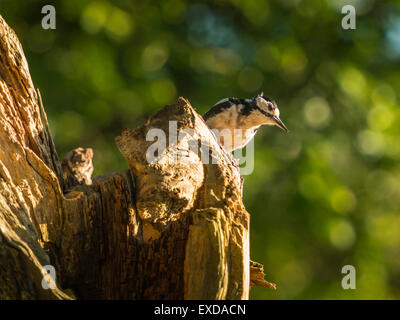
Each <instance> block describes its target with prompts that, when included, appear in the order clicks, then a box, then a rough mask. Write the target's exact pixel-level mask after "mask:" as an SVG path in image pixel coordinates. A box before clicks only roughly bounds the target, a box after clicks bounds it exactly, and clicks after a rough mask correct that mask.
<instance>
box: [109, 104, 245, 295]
mask: <svg viewBox="0 0 400 320" xmlns="http://www.w3.org/2000/svg"><path fill="white" fill-rule="evenodd" d="M155 130H159V131H155ZM161 132H163V134H164V136H163V134H161ZM154 133H158V135H157V136H158V139H159V140H156V139H154V137H155V135H154ZM146 137H147V138H146ZM160 137H161V138H160ZM163 137H165V142H166V143H165V144H164V145H163V144H162V143H161V146H163V147H161V148H160V149H159V150H158V151H159V152H158V154H156V156H155V157H153V158H151V157H149V152H150V151H153V150H154V149H152V147H154V143H156V142H160V139H162V138H163ZM116 142H117V145H118V148H119V150H120V151H121V153H122V155H123V156H124V157H125V159H126V160H127V162H128V164H129V167H130V168H131V171H132V173H133V176H134V180H135V192H136V209H137V213H138V215H139V216H140V218H141V220H142V222H143V238H144V239H147V241H152V240H154V239H156V238H157V237H158V236H160V235H161V234H162V232H163V231H164V230H165V229H166V228H168V226H169V225H170V224H179V223H188V224H189V225H188V232H187V235H186V239H185V240H186V241H187V242H186V247H185V254H184V256H185V262H184V298H186V299H247V298H248V293H249V282H250V270H249V234H248V228H249V214H248V212H247V211H246V209H245V208H244V206H243V203H242V194H241V184H240V176H239V172H238V170H237V168H235V167H234V166H232V165H231V163H230V162H229V160H228V158H227V157H226V154H225V153H224V152H223V151H222V149H221V148H220V147H219V145H218V143H217V141H216V140H215V137H214V135H213V134H212V132H211V131H210V130H209V129H208V127H207V125H206V124H205V122H204V121H203V119H202V117H201V116H200V115H198V114H197V113H196V112H195V111H194V109H193V108H192V107H191V106H190V104H189V102H188V101H187V100H185V99H183V98H179V99H178V100H177V102H176V103H175V104H172V105H169V106H166V107H165V108H164V109H162V110H161V111H159V112H158V113H156V114H155V115H154V116H152V117H151V118H150V119H149V120H148V121H147V122H146V124H145V125H143V126H141V127H139V128H136V129H133V130H129V129H126V130H124V131H123V132H122V134H121V136H119V137H117V138H116ZM193 146H195V147H193ZM196 146H197V147H196ZM149 150H150V151H149ZM149 159H150V160H155V161H149ZM211 283H212V284H213V285H210V284H211Z"/></svg>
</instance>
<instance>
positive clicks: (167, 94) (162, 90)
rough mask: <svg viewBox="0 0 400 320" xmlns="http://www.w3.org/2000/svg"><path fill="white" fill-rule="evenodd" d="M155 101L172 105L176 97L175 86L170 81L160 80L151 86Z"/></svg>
mask: <svg viewBox="0 0 400 320" xmlns="http://www.w3.org/2000/svg"><path fill="white" fill-rule="evenodd" d="M151 92H152V94H153V99H154V101H156V102H157V103H160V104H165V103H170V102H172V101H173V100H174V98H175V97H176V87H175V84H174V83H173V82H172V81H171V80H170V79H167V78H165V79H159V80H156V81H155V82H153V84H152V85H151Z"/></svg>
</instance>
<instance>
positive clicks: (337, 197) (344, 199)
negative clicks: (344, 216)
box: [330, 187, 357, 213]
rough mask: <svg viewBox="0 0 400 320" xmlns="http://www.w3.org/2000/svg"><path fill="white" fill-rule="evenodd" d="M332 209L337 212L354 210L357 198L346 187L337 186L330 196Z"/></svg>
mask: <svg viewBox="0 0 400 320" xmlns="http://www.w3.org/2000/svg"><path fill="white" fill-rule="evenodd" d="M330 202H331V205H332V208H333V210H335V211H336V212H339V213H347V212H349V211H352V210H354V208H355V207H356V204H357V199H356V197H355V195H354V193H353V192H352V191H351V190H349V189H348V188H346V187H338V188H336V189H334V190H333V192H332V193H331V196H330Z"/></svg>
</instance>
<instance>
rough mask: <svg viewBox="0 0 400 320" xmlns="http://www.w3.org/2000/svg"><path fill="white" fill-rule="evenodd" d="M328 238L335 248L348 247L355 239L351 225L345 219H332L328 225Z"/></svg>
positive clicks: (343, 248)
mask: <svg viewBox="0 0 400 320" xmlns="http://www.w3.org/2000/svg"><path fill="white" fill-rule="evenodd" d="M329 239H330V241H331V243H332V245H333V246H335V247H336V248H337V249H341V250H345V249H348V248H350V247H351V246H352V245H353V244H354V241H355V239H356V234H355V232H354V229H353V226H352V225H351V224H350V223H349V222H347V221H345V220H336V221H332V222H331V223H330V226H329Z"/></svg>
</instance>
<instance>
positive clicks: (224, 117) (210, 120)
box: [203, 93, 288, 152]
mask: <svg viewBox="0 0 400 320" xmlns="http://www.w3.org/2000/svg"><path fill="white" fill-rule="evenodd" d="M279 115H280V113H279V109H278V107H277V106H276V103H275V101H274V100H272V99H271V98H268V97H266V96H264V94H263V93H261V94H259V95H257V96H255V97H253V98H248V99H237V98H226V99H223V100H220V101H218V102H217V103H216V104H215V105H214V106H213V107H212V108H211V109H210V110H208V111H207V112H206V113H205V114H204V115H203V119H204V121H205V122H206V124H207V126H208V127H209V128H210V129H211V130H212V131H213V132H214V133H215V134H216V135H217V136H219V143H220V144H221V146H222V147H223V148H224V150H225V151H226V152H232V151H234V150H236V149H240V148H243V147H244V146H246V144H247V143H248V142H249V141H250V140H251V139H252V138H253V137H254V135H255V134H256V133H257V130H258V129H259V128H260V126H262V125H276V126H278V127H279V128H281V129H282V130H284V131H285V132H287V131H288V129H287V128H286V126H285V125H284V124H283V122H282V121H281V120H280V118H279Z"/></svg>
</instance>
